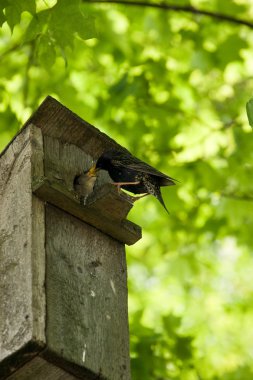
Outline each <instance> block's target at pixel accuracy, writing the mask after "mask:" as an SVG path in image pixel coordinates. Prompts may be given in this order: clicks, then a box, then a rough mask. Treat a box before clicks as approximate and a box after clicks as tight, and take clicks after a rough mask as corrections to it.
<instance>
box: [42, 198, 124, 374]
mask: <svg viewBox="0 0 253 380" xmlns="http://www.w3.org/2000/svg"><path fill="white" fill-rule="evenodd" d="M46 233H47V240H46V251H47V260H46V262H47V270H46V272H47V285H46V286H47V348H48V350H51V351H52V352H54V353H56V354H58V355H59V356H61V357H62V358H64V359H65V360H66V361H69V362H73V363H75V364H77V365H80V366H85V367H86V368H87V369H89V370H90V371H92V372H94V374H100V375H101V377H105V378H106V379H111V380H120V379H122V380H123V379H124V380H128V379H130V370H129V347H128V316H127V273H126V261H125V252H124V246H123V245H122V244H121V243H119V242H117V241H116V240H114V239H112V238H110V237H109V236H106V235H105V234H103V233H101V232H99V231H98V230H96V229H95V228H93V227H91V226H89V225H87V224H84V223H82V222H81V221H79V220H78V219H76V218H74V217H72V216H70V215H68V214H66V213H65V212H63V211H61V210H59V209H57V208H55V207H52V206H50V205H48V206H47V209H46Z"/></svg>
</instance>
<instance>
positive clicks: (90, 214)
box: [33, 178, 141, 245]
mask: <svg viewBox="0 0 253 380" xmlns="http://www.w3.org/2000/svg"><path fill="white" fill-rule="evenodd" d="M105 187H106V189H107V190H108V192H107V193H106V192H105V191H104V189H102V191H103V203H105V204H106V203H107V199H108V198H110V197H111V196H112V192H111V191H112V189H111V187H110V186H108V185H105ZM33 192H34V193H35V194H36V195H37V196H38V197H39V198H41V199H43V200H44V201H46V202H48V203H50V204H52V205H54V206H57V207H59V208H60V209H62V210H64V211H66V212H68V213H69V214H71V215H74V216H75V217H77V218H78V219H80V220H82V221H84V222H86V223H88V224H90V225H92V226H94V227H96V228H97V229H98V230H100V231H102V232H104V233H106V234H107V235H109V236H112V237H113V238H115V239H116V240H119V241H120V242H123V243H125V244H128V245H131V244H134V243H135V242H136V241H138V240H139V239H140V238H141V228H140V227H139V226H137V225H136V224H134V223H132V222H130V221H128V220H122V221H120V222H119V221H117V220H116V221H115V219H111V218H110V216H108V212H107V213H106V214H104V213H103V209H101V208H100V206H101V203H100V202H98V203H96V202H92V203H91V205H89V204H87V205H85V206H83V205H80V203H79V200H78V199H77V197H76V196H75V194H74V193H73V192H70V191H68V190H66V188H65V187H64V186H63V185H62V184H61V183H59V182H56V181H53V180H48V179H47V178H44V179H43V180H41V181H40V182H34V183H33ZM113 196H116V197H119V195H117V194H116V195H115V194H114V195H113ZM98 198H99V194H98ZM110 202H111V200H110ZM120 202H122V201H121V200H120Z"/></svg>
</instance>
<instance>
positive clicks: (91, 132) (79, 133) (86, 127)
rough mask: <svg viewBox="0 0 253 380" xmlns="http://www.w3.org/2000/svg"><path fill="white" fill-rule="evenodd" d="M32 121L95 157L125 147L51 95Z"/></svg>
mask: <svg viewBox="0 0 253 380" xmlns="http://www.w3.org/2000/svg"><path fill="white" fill-rule="evenodd" d="M30 123H32V124H34V125H36V126H37V127H38V128H41V130H42V133H43V135H44V136H51V137H54V138H57V139H58V140H59V141H61V142H63V143H69V144H73V145H76V146H78V147H79V148H81V149H82V150H83V151H84V152H86V153H87V154H89V155H90V156H91V157H93V158H94V159H96V158H98V156H100V155H101V154H102V152H103V151H104V150H107V149H121V150H122V149H124V148H122V146H120V145H119V144H118V143H117V142H116V141H114V140H113V139H111V138H110V137H108V136H107V135H106V134H104V133H102V132H101V131H100V130H99V129H97V128H95V127H94V126H93V125H91V124H89V123H88V122H87V121H84V120H82V119H81V118H80V117H79V116H77V115H76V114H75V113H74V112H72V111H70V110H69V109H68V108H66V107H64V106H63V105H62V104H61V103H59V102H58V101H57V100H56V99H54V98H52V97H50V96H48V97H47V98H46V99H45V100H44V101H43V103H42V104H41V105H40V106H39V108H38V109H37V111H36V112H35V113H34V114H33V115H32V116H31V117H30V119H29V120H28V121H27V123H26V124H30ZM26 124H25V125H26Z"/></svg>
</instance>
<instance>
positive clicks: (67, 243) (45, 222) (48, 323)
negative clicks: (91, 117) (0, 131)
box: [0, 97, 141, 380]
mask: <svg viewBox="0 0 253 380" xmlns="http://www.w3.org/2000/svg"><path fill="white" fill-rule="evenodd" d="M110 148H113V149H115V148H116V149H121V147H120V146H119V145H118V144H117V143H116V142H115V141H113V140H112V139H110V138H109V137H108V136H106V135H105V134H103V133H101V132H100V131H99V130H98V129H96V128H94V127H93V126H92V125H90V124H88V123H87V122H85V121H83V120H82V119H80V118H79V117H78V116H76V115H75V114H73V113H72V112H71V111H70V110H68V109H67V108H65V107H64V106H63V105H61V104H60V103H59V102H57V101H56V100H55V99H53V98H51V97H47V98H46V99H45V101H44V102H43V103H42V104H41V106H40V107H39V108H38V109H37V111H36V112H35V113H34V114H33V115H32V117H31V118H30V119H29V120H28V121H27V123H26V124H25V125H24V127H23V128H22V129H21V130H20V132H19V133H18V134H17V135H16V136H15V137H14V139H13V140H12V142H11V143H10V144H9V145H8V146H7V147H6V149H5V150H4V151H3V152H2V154H1V156H0V209H1V213H0V273H1V277H0V299H1V307H0V308H1V312H0V379H5V378H6V377H7V376H8V379H11V380H14V379H17V380H22V379H24V380H29V379H36V380H37V379H49V378H51V379H54V380H57V379H77V378H78V379H87V380H88V379H101V380H102V379H108V380H119V379H122V380H129V379H130V364H129V332H128V314H127V268H126V257H125V244H134V243H135V242H136V241H137V240H139V239H140V238H141V229H140V227H139V226H137V225H136V224H134V223H132V222H130V221H129V220H127V219H126V217H127V214H128V212H129V211H130V209H131V207H132V203H131V198H130V197H128V196H127V195H124V194H122V193H118V191H117V189H116V188H115V186H112V185H111V184H110V178H109V177H108V175H107V174H106V173H105V172H104V173H102V171H101V173H100V174H99V177H98V179H97V181H96V183H95V186H94V191H93V192H92V193H91V194H90V195H89V197H88V199H87V201H86V202H85V203H80V197H79V195H78V194H77V193H76V192H75V190H74V186H73V183H74V178H75V177H76V175H77V174H78V173H81V172H82V171H83V170H85V169H88V168H89V167H91V165H92V163H94V161H95V160H96V159H97V158H98V157H99V156H100V155H101V153H102V152H103V151H105V150H107V149H110Z"/></svg>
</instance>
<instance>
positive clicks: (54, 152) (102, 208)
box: [32, 136, 141, 245]
mask: <svg viewBox="0 0 253 380" xmlns="http://www.w3.org/2000/svg"><path fill="white" fill-rule="evenodd" d="M91 165H92V158H91V157H90V156H88V155H86V154H85V153H84V152H83V151H82V150H81V149H79V148H78V147H76V146H74V145H72V144H68V143H65V144H61V143H59V141H58V140H56V139H54V138H51V137H48V136H46V137H44V176H41V173H39V175H37V173H36V172H35V175H34V176H33V185H32V187H33V191H34V193H35V194H36V195H37V196H38V197H40V198H41V199H43V200H44V201H46V202H49V203H51V204H53V205H55V206H57V207H59V208H61V209H63V210H64V211H67V212H68V213H70V214H71V215H74V216H76V217H78V218H79V219H81V220H83V221H84V222H86V223H89V224H91V225H92V226H94V227H96V228H98V229H99V230H100V231H103V232H105V233H106V234H108V235H110V236H112V237H114V238H115V239H117V240H119V241H121V242H123V243H125V244H129V245H130V244H134V243H135V242H136V241H137V240H139V239H140V238H141V228H140V227H139V226H137V225H136V224H134V223H132V222H130V221H128V220H125V218H126V216H127V214H128V212H129V210H130V209H131V207H132V204H131V203H130V201H129V197H128V196H127V195H124V193H121V194H118V192H117V190H116V189H115V187H114V186H112V185H111V184H109V183H105V182H108V180H109V179H108V176H106V173H102V172H101V173H100V175H99V178H98V181H97V182H96V185H95V189H94V192H93V193H92V194H91V196H90V197H89V198H88V199H87V203H86V204H85V205H80V200H79V198H78V197H77V194H76V193H75V192H74V189H73V181H74V178H75V176H76V175H77V174H78V173H80V172H81V171H83V170H84V169H87V168H89V167H90V166H91ZM109 181H110V180H109Z"/></svg>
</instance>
